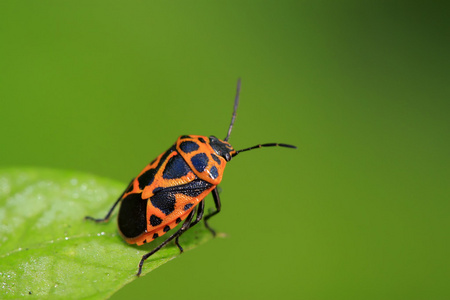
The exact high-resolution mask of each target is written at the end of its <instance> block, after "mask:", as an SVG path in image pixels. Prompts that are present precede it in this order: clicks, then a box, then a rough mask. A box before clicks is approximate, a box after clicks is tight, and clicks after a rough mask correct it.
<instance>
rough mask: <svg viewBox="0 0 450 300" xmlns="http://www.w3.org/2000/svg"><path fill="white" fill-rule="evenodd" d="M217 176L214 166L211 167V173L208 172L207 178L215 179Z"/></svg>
mask: <svg viewBox="0 0 450 300" xmlns="http://www.w3.org/2000/svg"><path fill="white" fill-rule="evenodd" d="M217 176H219V172H218V171H217V168H216V166H212V168H211V171H210V172H209V177H211V178H212V179H216V178H217Z"/></svg>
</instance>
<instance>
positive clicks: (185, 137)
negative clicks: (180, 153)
mask: <svg viewBox="0 0 450 300" xmlns="http://www.w3.org/2000/svg"><path fill="white" fill-rule="evenodd" d="M190 138H191V137H190V136H189V135H182V136H180V139H190Z"/></svg>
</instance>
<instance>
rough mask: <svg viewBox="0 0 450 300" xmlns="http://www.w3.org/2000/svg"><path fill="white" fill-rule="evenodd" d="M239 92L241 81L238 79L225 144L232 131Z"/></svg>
mask: <svg viewBox="0 0 450 300" xmlns="http://www.w3.org/2000/svg"><path fill="white" fill-rule="evenodd" d="M240 92H241V79H240V78H239V79H238V82H237V87H236V97H235V98H234V109H233V115H232V116H231V123H230V127H229V128H228V133H227V136H226V138H225V139H224V141H225V142H228V140H229V138H230V134H231V129H233V124H234V120H236V112H237V108H238V105H239V93H240Z"/></svg>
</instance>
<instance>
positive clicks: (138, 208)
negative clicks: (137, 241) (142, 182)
mask: <svg viewBox="0 0 450 300" xmlns="http://www.w3.org/2000/svg"><path fill="white" fill-rule="evenodd" d="M147 202H148V201H147V199H146V200H143V199H142V198H141V194H140V193H139V194H129V195H128V196H126V197H125V198H124V199H123V200H122V203H121V205H120V210H119V217H118V222H117V223H118V226H119V229H120V231H121V232H122V234H123V235H124V236H125V237H127V238H133V237H137V236H139V235H141V234H142V233H144V232H145V229H146V228H147V224H146V223H147V222H146V213H147Z"/></svg>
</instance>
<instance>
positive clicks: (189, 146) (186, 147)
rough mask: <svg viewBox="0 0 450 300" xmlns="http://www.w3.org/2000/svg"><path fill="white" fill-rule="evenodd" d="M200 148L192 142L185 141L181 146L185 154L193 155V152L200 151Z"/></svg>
mask: <svg viewBox="0 0 450 300" xmlns="http://www.w3.org/2000/svg"><path fill="white" fill-rule="evenodd" d="M198 148H200V146H199V145H198V144H197V143H195V142H192V141H185V142H182V143H181V144H180V149H181V151H183V152H184V153H191V152H192V151H195V150H198Z"/></svg>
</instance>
